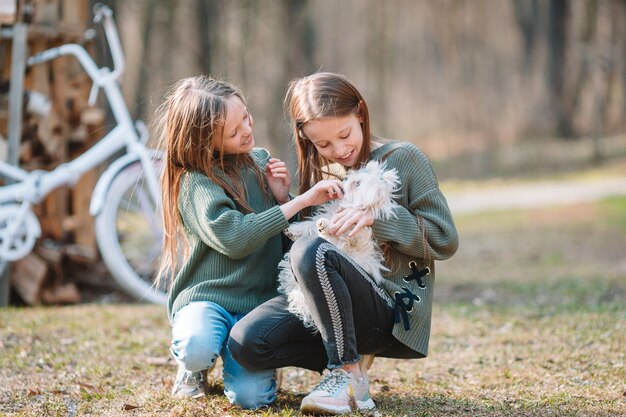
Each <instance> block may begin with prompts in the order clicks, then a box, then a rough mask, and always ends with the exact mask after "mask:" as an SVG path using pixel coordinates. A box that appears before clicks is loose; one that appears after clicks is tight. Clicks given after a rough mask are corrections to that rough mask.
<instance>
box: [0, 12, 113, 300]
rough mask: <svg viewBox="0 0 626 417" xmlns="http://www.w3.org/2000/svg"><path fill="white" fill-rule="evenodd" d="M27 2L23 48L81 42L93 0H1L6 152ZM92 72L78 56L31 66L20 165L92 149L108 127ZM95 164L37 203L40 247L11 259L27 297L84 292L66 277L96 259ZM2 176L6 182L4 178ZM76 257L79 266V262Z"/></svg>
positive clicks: (0, 127)
mask: <svg viewBox="0 0 626 417" xmlns="http://www.w3.org/2000/svg"><path fill="white" fill-rule="evenodd" d="M25 8H27V9H28V11H29V13H30V14H31V16H30V19H29V20H30V22H29V23H28V38H27V39H28V41H27V52H26V55H27V56H30V55H33V54H35V53H37V52H40V51H43V50H45V49H48V48H51V47H54V46H58V45H62V44H67V43H83V44H85V46H86V47H87V49H88V50H92V49H93V48H92V45H90V43H89V41H86V40H85V39H84V33H85V30H86V29H87V28H88V27H89V23H90V16H91V15H90V8H89V1H88V0H31V1H28V0H19V1H18V0H0V23H1V24H2V28H3V30H4V31H3V33H5V34H8V36H6V37H2V38H0V62H1V63H2V64H1V68H2V69H1V74H0V76H1V77H2V78H1V79H0V86H1V88H0V103H2V110H1V111H0V150H2V149H4V150H5V151H4V155H2V156H1V157H2V158H3V159H4V160H6V148H7V144H6V138H7V119H8V111H9V110H8V109H7V105H6V104H7V95H8V88H9V87H8V86H9V83H10V74H11V55H12V54H11V51H12V47H13V44H12V37H11V36H10V30H11V27H12V25H13V24H14V23H15V22H16V19H18V16H21V15H20V13H23V12H24V10H25ZM90 88H91V80H90V79H89V77H88V76H87V75H86V74H85V73H84V71H83V69H82V67H81V66H80V64H79V63H78V62H77V61H76V60H75V58H73V57H61V58H58V59H55V60H53V61H50V62H47V63H44V64H39V65H36V66H34V67H32V68H27V69H26V73H25V80H24V86H23V89H24V95H23V97H24V103H23V107H22V108H23V123H22V130H21V131H22V134H21V142H20V145H19V165H20V167H22V168H23V169H26V170H28V171H31V170H34V169H42V170H46V171H50V170H52V169H54V168H55V167H57V166H58V165H59V164H62V163H64V162H67V161H69V160H72V159H73V158H75V157H77V156H78V155H80V154H81V153H82V152H84V151H85V150H86V149H88V148H89V147H90V146H91V145H92V144H93V143H94V142H96V141H97V140H98V139H99V138H100V137H101V136H102V134H103V133H104V119H105V111H104V109H102V108H100V107H89V106H88V103H87V99H88V96H89V91H90ZM97 174H98V173H97V172H93V171H92V172H90V173H88V174H87V175H85V176H84V177H82V178H81V179H80V181H79V182H78V183H77V184H76V185H75V186H74V187H72V188H67V187H62V188H60V189H58V190H55V191H54V192H53V193H52V194H50V195H49V196H48V197H47V198H46V199H45V200H44V201H43V202H42V203H41V204H39V205H38V206H36V207H35V213H36V215H37V216H38V218H39V220H40V222H41V228H42V237H41V239H40V240H39V242H38V244H37V246H36V247H35V250H34V251H33V252H32V253H31V254H29V255H28V256H27V257H25V258H24V259H22V260H20V261H17V262H15V263H13V264H12V266H11V269H10V270H11V272H10V274H11V275H10V280H11V285H12V287H13V288H14V290H15V291H16V292H17V294H18V295H19V296H20V298H21V299H22V300H23V301H24V302H25V303H27V304H31V305H37V304H40V303H44V304H58V303H75V302H78V301H80V293H79V291H78V290H77V287H76V286H75V284H74V282H72V281H71V280H70V279H68V276H69V275H71V274H70V272H71V271H70V270H71V269H72V268H77V267H78V268H82V267H84V265H85V264H95V263H97V262H99V257H98V252H97V248H96V244H95V236H94V227H93V219H92V218H91V217H90V216H89V201H90V197H91V192H92V190H93V187H94V185H95V182H96V179H97ZM0 184H1V183H0ZM77 265H78V266H77Z"/></svg>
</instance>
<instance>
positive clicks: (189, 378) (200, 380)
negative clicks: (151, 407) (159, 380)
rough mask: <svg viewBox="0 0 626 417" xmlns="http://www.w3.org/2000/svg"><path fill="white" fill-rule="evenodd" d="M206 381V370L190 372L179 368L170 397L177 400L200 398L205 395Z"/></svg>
mask: <svg viewBox="0 0 626 417" xmlns="http://www.w3.org/2000/svg"><path fill="white" fill-rule="evenodd" d="M206 380H207V370H204V371H200V372H191V371H188V370H186V369H185V368H184V367H182V366H179V367H178V374H177V375H176V382H175V383H174V386H173V387H172V395H173V396H174V397H177V398H202V397H204V396H205V395H206V390H207V381H206Z"/></svg>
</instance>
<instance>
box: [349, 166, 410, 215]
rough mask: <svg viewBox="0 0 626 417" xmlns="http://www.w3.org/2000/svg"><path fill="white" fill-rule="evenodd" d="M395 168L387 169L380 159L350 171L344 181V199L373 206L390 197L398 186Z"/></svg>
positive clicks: (361, 204) (352, 202) (354, 204)
mask: <svg viewBox="0 0 626 417" xmlns="http://www.w3.org/2000/svg"><path fill="white" fill-rule="evenodd" d="M398 183H399V180H398V176H397V174H396V171H395V170H390V171H385V169H384V166H383V165H381V164H380V163H379V162H378V161H370V162H369V163H368V164H367V165H366V166H365V167H364V168H361V169H359V170H355V171H350V172H349V173H348V176H347V178H346V180H345V182H344V186H343V191H344V197H343V199H344V201H345V202H346V203H348V204H349V205H351V206H355V207H372V206H375V205H377V204H380V203H381V201H382V200H387V199H389V197H390V196H392V195H393V193H394V192H395V191H396V190H397V188H398Z"/></svg>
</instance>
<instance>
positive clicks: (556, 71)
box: [547, 0, 573, 138]
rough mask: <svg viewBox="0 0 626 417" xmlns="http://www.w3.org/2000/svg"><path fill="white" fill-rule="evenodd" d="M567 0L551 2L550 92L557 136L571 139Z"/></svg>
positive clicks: (549, 24) (549, 32) (549, 20)
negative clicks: (566, 98) (566, 99)
mask: <svg viewBox="0 0 626 417" xmlns="http://www.w3.org/2000/svg"><path fill="white" fill-rule="evenodd" d="M568 12H569V2H568V1H567V0H550V3H549V12H548V54H549V55H548V77H547V81H548V91H549V94H550V96H549V102H550V104H551V107H552V111H553V112H554V116H555V119H556V131H557V134H559V135H560V136H564V137H568V138H569V137H571V136H572V134H573V129H572V122H571V119H570V118H569V116H570V115H569V114H567V113H566V112H565V105H564V101H563V100H564V85H565V47H566V43H567V39H566V31H567V21H568V15H569V13H568Z"/></svg>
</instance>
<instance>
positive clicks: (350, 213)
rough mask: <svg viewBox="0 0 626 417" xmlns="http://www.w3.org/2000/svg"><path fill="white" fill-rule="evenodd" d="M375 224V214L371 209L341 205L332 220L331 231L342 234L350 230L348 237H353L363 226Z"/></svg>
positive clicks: (338, 234)
mask: <svg viewBox="0 0 626 417" xmlns="http://www.w3.org/2000/svg"><path fill="white" fill-rule="evenodd" d="M373 224H374V215H373V214H372V213H371V212H370V211H369V210H363V209H360V208H352V207H351V208H344V207H340V208H339V209H338V210H337V212H336V213H335V215H334V216H333V218H332V219H331V220H330V229H329V233H330V234H331V235H337V236H341V235H343V234H344V233H346V232H347V231H348V230H350V233H348V237H353V236H354V235H356V234H357V233H358V232H359V230H361V229H362V228H363V227H366V226H371V225H373Z"/></svg>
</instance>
